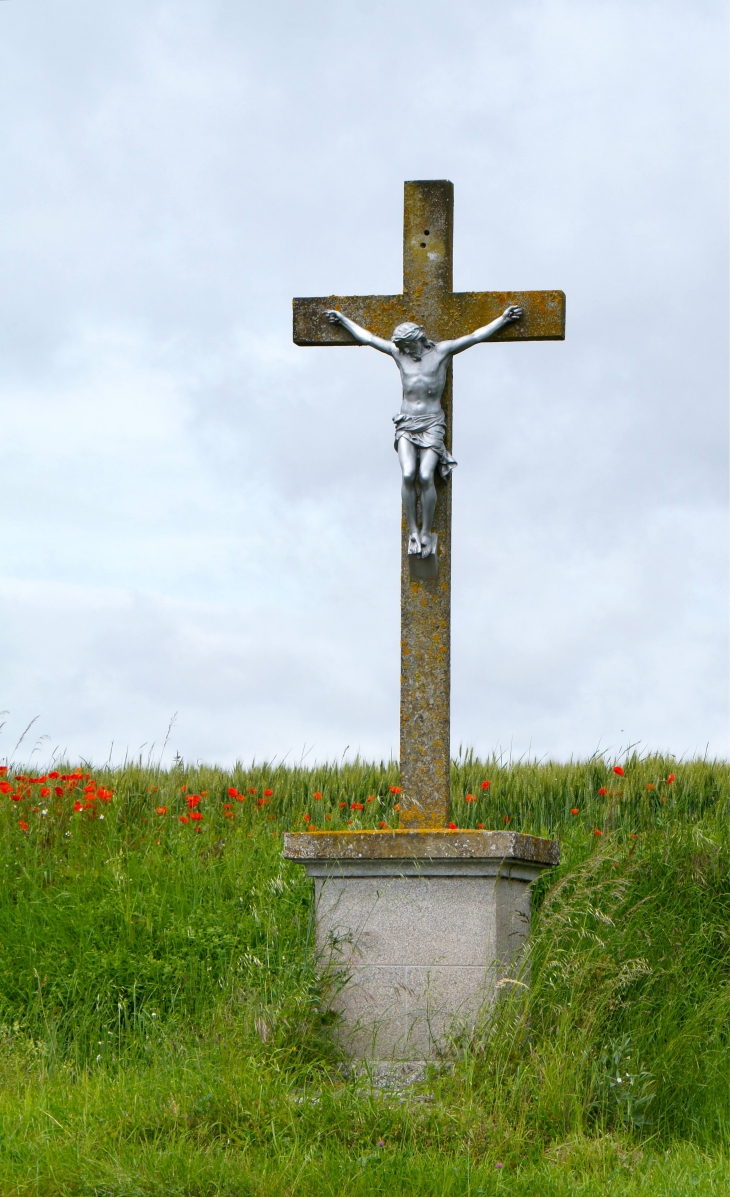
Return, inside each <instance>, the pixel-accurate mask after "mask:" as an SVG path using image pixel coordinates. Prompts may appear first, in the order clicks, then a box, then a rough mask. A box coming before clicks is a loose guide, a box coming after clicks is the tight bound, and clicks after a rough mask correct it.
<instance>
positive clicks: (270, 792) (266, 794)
mask: <svg viewBox="0 0 730 1197" xmlns="http://www.w3.org/2000/svg"><path fill="white" fill-rule="evenodd" d="M273 794H274V791H273V790H264V798H272V797H273Z"/></svg>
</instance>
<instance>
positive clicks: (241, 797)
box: [236, 794, 246, 802]
mask: <svg viewBox="0 0 730 1197" xmlns="http://www.w3.org/2000/svg"><path fill="white" fill-rule="evenodd" d="M245 801H246V795H245V794H236V802H245Z"/></svg>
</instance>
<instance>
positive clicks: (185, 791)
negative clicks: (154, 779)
mask: <svg viewBox="0 0 730 1197" xmlns="http://www.w3.org/2000/svg"><path fill="white" fill-rule="evenodd" d="M180 788H181V790H182V792H183V794H187V792H188V787H187V786H181V787H180Z"/></svg>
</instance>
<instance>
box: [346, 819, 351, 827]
mask: <svg viewBox="0 0 730 1197" xmlns="http://www.w3.org/2000/svg"><path fill="white" fill-rule="evenodd" d="M347 826H348V827H352V819H348V820H347Z"/></svg>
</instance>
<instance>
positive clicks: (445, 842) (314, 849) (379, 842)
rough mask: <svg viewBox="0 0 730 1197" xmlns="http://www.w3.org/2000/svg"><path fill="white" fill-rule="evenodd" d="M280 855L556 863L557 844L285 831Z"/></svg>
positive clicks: (512, 836) (500, 836) (478, 835)
mask: <svg viewBox="0 0 730 1197" xmlns="http://www.w3.org/2000/svg"><path fill="white" fill-rule="evenodd" d="M284 856H285V857H286V859H287V860H297V861H299V862H300V863H301V864H305V863H309V862H313V861H326V860H424V861H425V860H511V861H526V862H528V863H530V864H535V865H543V866H549V865H557V864H559V863H560V845H559V843H558V841H557V840H548V839H543V838H542V837H541V836H537V835H522V834H521V833H520V832H518V831H458V830H457V831H452V830H450V829H446V828H444V829H443V830H431V829H428V830H424V831H393V830H388V831H288V832H286V833H285V835H284Z"/></svg>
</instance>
